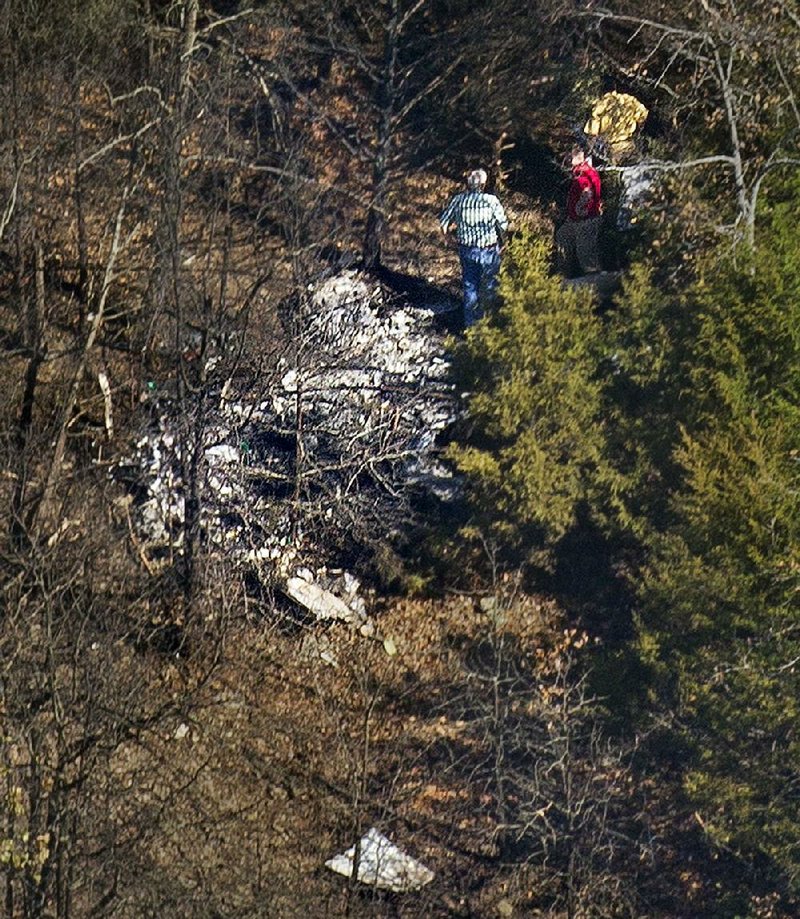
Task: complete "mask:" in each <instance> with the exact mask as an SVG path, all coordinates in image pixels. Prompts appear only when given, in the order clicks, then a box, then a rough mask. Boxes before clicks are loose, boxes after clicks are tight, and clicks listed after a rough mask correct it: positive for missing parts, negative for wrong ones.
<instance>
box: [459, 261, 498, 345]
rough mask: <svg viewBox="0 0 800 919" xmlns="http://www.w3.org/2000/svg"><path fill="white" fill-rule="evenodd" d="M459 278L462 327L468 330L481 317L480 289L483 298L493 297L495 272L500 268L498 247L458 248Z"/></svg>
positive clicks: (495, 279)
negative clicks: (462, 304)
mask: <svg viewBox="0 0 800 919" xmlns="http://www.w3.org/2000/svg"><path fill="white" fill-rule="evenodd" d="M458 257H459V258H460V259H461V277H462V281H463V284H464V326H465V328H469V327H470V326H471V325H472V324H473V323H475V322H477V321H478V320H479V319H480V318H481V316H482V315H483V304H482V303H481V302H480V300H481V297H480V295H481V287H483V289H484V292H485V296H486V297H492V296H494V291H495V288H496V287H497V272H498V269H499V268H500V246H490V247H489V248H488V249H479V248H478V247H477V246H459V247H458Z"/></svg>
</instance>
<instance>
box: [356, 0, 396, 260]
mask: <svg viewBox="0 0 800 919" xmlns="http://www.w3.org/2000/svg"><path fill="white" fill-rule="evenodd" d="M389 11H390V12H389V21H388V23H387V25H386V32H385V35H384V51H383V68H382V70H383V72H382V75H381V83H380V86H379V87H378V121H377V130H376V144H375V159H374V161H373V165H372V200H371V201H370V205H369V210H368V211H367V225H366V230H365V233H364V249H363V253H362V254H363V263H364V267H365V268H367V269H369V270H373V269H375V268H379V267H380V265H381V255H382V251H381V250H382V244H383V234H384V229H385V226H386V190H387V185H388V181H389V159H390V156H391V149H392V136H393V133H394V125H393V121H394V110H395V104H396V97H397V52H398V41H399V37H400V14H399V0H390V2H389Z"/></svg>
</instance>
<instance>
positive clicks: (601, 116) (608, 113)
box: [583, 91, 647, 153]
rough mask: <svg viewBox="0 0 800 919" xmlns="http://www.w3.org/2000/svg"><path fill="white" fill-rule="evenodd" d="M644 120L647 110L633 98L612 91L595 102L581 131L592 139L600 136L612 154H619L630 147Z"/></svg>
mask: <svg viewBox="0 0 800 919" xmlns="http://www.w3.org/2000/svg"><path fill="white" fill-rule="evenodd" d="M646 118H647V108H646V106H644V105H643V104H642V103H641V102H640V101H639V100H638V99H637V98H636V97H635V96H631V95H628V94H627V93H618V92H616V91H614V92H610V93H606V94H605V95H604V96H601V97H600V99H598V100H597V102H595V104H594V106H593V107H592V113H591V115H590V116H589V120H588V121H587V122H586V127H585V128H584V129H583V130H584V133H585V134H588V135H590V136H592V137H597V136H598V135H599V136H601V137H602V138H603V139H604V140H605V141H606V143H607V144H609V145H610V146H611V148H612V150H613V152H614V153H620V152H622V151H623V150H625V149H626V148H628V147H629V146H630V143H631V138H632V137H633V135H634V134H635V133H636V130H637V128H640V127H641V126H642V125H643V124H644V122H645V119H646Z"/></svg>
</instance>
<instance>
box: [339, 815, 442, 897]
mask: <svg viewBox="0 0 800 919" xmlns="http://www.w3.org/2000/svg"><path fill="white" fill-rule="evenodd" d="M355 855H356V847H355V846H353V847H352V848H350V849H348V850H347V851H346V852H344V853H343V854H342V855H336V856H334V857H333V858H331V859H328V861H327V862H325V867H326V868H330V869H331V871H335V872H336V873H337V874H343V875H344V876H345V877H348V878H349V877H352V874H353V860H354V859H355ZM358 880H359V881H361V883H362V884H369V885H371V886H372V887H379V888H380V889H381V890H393V891H395V892H396V893H407V892H408V891H411V890H419V888H420V887H424V886H425V885H426V884H430V882H431V881H432V880H433V872H432V871H431V870H430V868H426V867H425V865H423V864H421V863H420V862H418V861H417V860H416V859H414V858H412V857H411V856H410V855H406V853H405V852H403V851H402V850H401V849H398V847H397V846H396V845H394V843H392V842H390V841H389V840H388V839H387V838H386V837H385V836H384V835H383V834H382V833H379V832H378V831H377V830H376V829H375V827H372V828H371V829H370V830H368V831H367V833H366V834H365V835H364V836H362V837H361V851H360V853H359V860H358Z"/></svg>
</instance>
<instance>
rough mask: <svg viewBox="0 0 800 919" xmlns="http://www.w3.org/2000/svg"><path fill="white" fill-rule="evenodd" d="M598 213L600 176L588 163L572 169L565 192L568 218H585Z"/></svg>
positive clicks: (595, 215)
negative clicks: (570, 178)
mask: <svg viewBox="0 0 800 919" xmlns="http://www.w3.org/2000/svg"><path fill="white" fill-rule="evenodd" d="M599 214H600V176H599V174H598V172H597V170H596V169H594V168H593V167H592V166H590V165H589V164H588V163H581V164H580V165H579V166H575V167H574V168H573V170H572V182H571V183H570V186H569V192H567V217H568V219H569V220H587V219H588V218H589V217H597V216H598V215H599Z"/></svg>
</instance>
